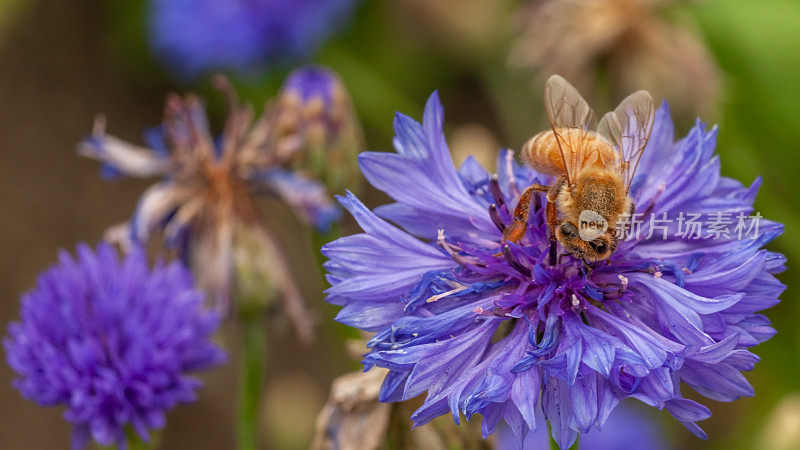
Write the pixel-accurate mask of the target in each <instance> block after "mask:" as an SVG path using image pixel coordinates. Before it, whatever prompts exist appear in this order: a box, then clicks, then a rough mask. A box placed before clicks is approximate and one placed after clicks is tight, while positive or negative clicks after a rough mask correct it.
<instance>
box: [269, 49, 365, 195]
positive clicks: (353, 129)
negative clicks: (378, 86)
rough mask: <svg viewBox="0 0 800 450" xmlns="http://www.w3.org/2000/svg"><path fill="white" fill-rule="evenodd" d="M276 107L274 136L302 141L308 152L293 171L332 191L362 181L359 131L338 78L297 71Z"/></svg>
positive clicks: (317, 70) (316, 70)
mask: <svg viewBox="0 0 800 450" xmlns="http://www.w3.org/2000/svg"><path fill="white" fill-rule="evenodd" d="M276 103H277V105H276V123H277V125H276V130H275V131H276V132H277V133H278V134H279V135H287V136H291V135H300V136H303V137H304V147H305V149H306V150H305V151H304V152H302V153H301V154H299V155H298V158H297V159H296V160H295V161H294V166H295V167H297V168H299V169H302V170H308V171H310V172H311V173H312V174H313V176H314V177H315V178H316V179H320V180H324V181H325V184H326V185H327V186H328V187H329V189H330V190H331V191H332V192H342V191H343V190H344V189H345V188H350V189H355V187H356V186H357V185H358V184H359V182H360V179H361V177H360V174H359V172H358V161H357V158H358V152H359V151H361V149H362V142H363V139H362V136H361V127H360V126H359V124H358V120H357V119H356V114H355V112H354V110H353V105H352V102H351V101H350V96H349V95H348V93H347V90H346V89H345V87H344V84H343V83H342V80H341V79H340V78H339V76H338V75H337V74H336V73H335V72H333V71H331V70H330V69H327V68H325V67H322V66H313V65H312V66H305V67H301V68H299V69H295V70H294V71H293V72H292V73H290V74H289V76H288V77H287V78H286V82H285V83H284V84H283V88H282V89H281V92H280V94H279V95H278V100H277V102H276Z"/></svg>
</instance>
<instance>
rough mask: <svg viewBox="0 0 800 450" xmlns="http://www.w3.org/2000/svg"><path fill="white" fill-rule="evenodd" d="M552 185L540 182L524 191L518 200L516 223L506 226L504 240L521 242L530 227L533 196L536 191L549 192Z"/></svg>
mask: <svg viewBox="0 0 800 450" xmlns="http://www.w3.org/2000/svg"><path fill="white" fill-rule="evenodd" d="M549 190H550V187H548V186H544V185H541V184H538V183H534V184H532V185H530V186H528V188H527V189H525V191H524V192H523V193H522V196H520V198H519V202H517V207H516V208H515V209H514V223H512V224H511V225H510V226H508V227H506V229H505V231H504V232H503V240H505V241H511V242H519V240H520V239H522V237H523V236H525V231H526V230H527V229H528V217H530V213H531V196H532V195H533V193H534V192H548V191H549Z"/></svg>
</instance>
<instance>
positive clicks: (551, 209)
mask: <svg viewBox="0 0 800 450" xmlns="http://www.w3.org/2000/svg"><path fill="white" fill-rule="evenodd" d="M566 182H567V178H566V177H563V176H562V177H558V179H557V180H556V182H555V183H553V185H552V186H550V189H549V190H548V191H547V209H546V211H545V212H546V214H547V228H548V230H549V231H550V265H551V266H555V265H556V262H557V259H559V258H557V251H556V226H557V225H558V224H557V222H558V211H556V199H557V198H558V194H559V192H561V188H563V187H564V185H565V184H566Z"/></svg>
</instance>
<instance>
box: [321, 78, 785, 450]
mask: <svg viewBox="0 0 800 450" xmlns="http://www.w3.org/2000/svg"><path fill="white" fill-rule="evenodd" d="M442 122H443V110H442V106H441V104H440V102H439V99H438V96H437V95H436V94H434V95H433V96H432V97H431V98H430V100H429V101H428V104H427V106H426V109H425V115H424V118H423V122H422V124H419V123H417V122H415V121H414V120H412V119H410V118H409V117H407V116H404V115H400V114H398V116H397V118H396V119H395V131H396V137H395V140H394V144H395V148H396V150H397V153H396V154H394V153H369V152H368V153H363V154H362V155H361V156H360V165H361V169H362V171H363V173H364V175H365V176H366V178H367V180H368V181H369V182H370V183H371V184H372V185H373V186H375V187H376V188H378V189H380V190H382V191H384V192H385V193H386V194H388V195H389V196H390V197H391V198H393V199H394V200H395V201H396V203H392V204H388V205H384V206H380V207H378V208H376V209H375V211H374V212H373V211H370V210H369V209H367V208H366V207H365V206H364V205H363V204H362V203H361V202H359V200H358V199H357V198H355V196H353V195H352V194H349V195H347V196H346V197H344V198H341V199H340V201H341V203H342V204H343V205H344V206H345V207H346V208H347V209H348V210H349V211H350V213H351V214H352V215H353V216H354V217H355V219H356V220H357V221H358V223H359V224H360V226H361V228H362V229H363V230H364V233H362V234H357V235H354V236H348V237H344V238H341V239H339V240H336V241H334V242H332V243H330V244H328V245H326V246H325V247H324V248H323V252H324V254H325V255H326V256H327V257H328V258H329V259H330V261H329V262H328V263H327V269H328V272H329V276H328V279H329V281H330V283H331V284H332V287H331V288H330V289H329V290H328V291H327V292H328V301H330V302H331V303H333V304H337V305H342V306H343V308H342V310H341V311H340V312H339V315H338V316H337V320H339V321H340V322H342V323H345V324H348V325H351V326H354V327H357V328H360V329H363V330H367V331H371V332H374V333H376V334H375V336H374V337H373V338H372V339H371V340H370V342H369V349H370V351H369V353H368V354H366V355H365V357H364V360H363V363H364V365H365V367H366V368H367V369H369V368H371V367H373V366H378V367H385V368H388V369H389V370H390V372H389V374H388V375H387V377H386V379H385V380H384V383H383V386H382V390H381V394H380V399H381V400H382V401H400V400H404V399H408V398H411V397H415V396H417V395H420V394H422V393H425V392H427V397H426V399H425V401H424V403H423V404H422V406H421V407H420V408H419V409H418V410H417V411H416V412H415V413H414V414H413V415H412V416H411V419H412V421H413V422H414V424H415V425H416V426H419V425H422V424H425V423H427V422H429V421H431V420H432V419H433V418H435V417H437V416H440V415H442V414H446V413H447V412H450V413H452V415H453V419H454V420H455V421H456V422H458V421H459V420H460V415H461V414H462V413H463V414H464V415H465V416H466V417H467V418H469V417H471V416H472V415H473V414H475V413H480V414H481V415H482V416H483V420H482V423H481V427H482V431H483V435H484V437H486V436H489V435H491V434H492V433H494V431H495V428H496V427H497V425H498V424H499V423H500V422H501V421H504V422H505V423H506V424H507V425H508V426H509V427H510V428H511V430H512V432H513V433H514V435H515V436H516V437H517V440H518V442H522V440H523V439H524V437H525V436H526V435H527V433H528V432H529V431H530V430H533V429H536V428H537V427H542V426H546V425H545V424H543V423H541V422H538V423H537V421H536V420H535V416H536V411H537V409H539V408H540V405H541V408H542V409H543V412H544V415H545V417H546V419H547V422H549V424H550V428H551V433H552V435H553V437H554V438H555V440H556V442H557V443H558V445H559V446H560V447H561V448H568V447H569V446H570V445H572V444H573V443H574V442H575V440H576V438H577V435H578V433H588V432H590V431H591V430H592V429H594V428H602V426H603V424H604V423H605V422H606V419H607V418H608V416H609V414H610V413H611V412H612V411H613V410H614V408H615V407H616V405H617V404H618V403H619V402H620V401H621V400H622V399H624V398H626V397H633V398H636V399H638V400H640V401H642V402H644V403H646V404H648V405H651V406H653V407H656V408H658V409H666V410H667V411H669V412H670V413H671V414H672V416H674V417H675V418H676V419H677V420H679V421H680V422H682V423H683V424H684V425H685V426H686V427H687V428H688V429H689V430H691V431H692V432H693V433H694V434H696V435H697V436H700V437H702V438H705V433H704V432H703V431H702V430H701V429H700V427H699V426H698V425H696V424H695V422H697V421H700V420H703V419H706V418H708V417H709V416H710V415H711V412H710V411H709V409H708V408H706V407H705V406H703V405H701V404H700V403H697V402H695V401H693V400H689V399H686V398H684V396H683V394H682V393H681V387H682V386H681V384H682V383H683V384H685V385H686V386H689V387H691V388H692V389H694V390H695V391H697V392H698V393H699V394H701V395H703V396H705V397H707V398H710V399H713V400H718V401H732V400H734V399H736V398H738V397H741V396H752V395H753V394H754V392H753V388H752V387H751V386H750V385H749V384H748V382H747V380H746V379H745V378H744V376H743V375H742V374H741V371H743V370H751V369H752V368H753V366H754V364H755V363H756V362H757V361H758V357H757V356H756V355H754V354H753V353H751V352H750V351H749V350H748V349H749V348H750V347H753V346H755V345H756V344H758V343H761V342H764V341H765V340H767V339H769V338H770V337H772V335H773V334H774V333H775V330H774V329H773V328H771V327H770V322H769V320H768V319H767V318H766V316H764V315H762V314H759V311H761V310H764V309H766V308H769V307H771V306H773V305H775V304H776V303H777V302H778V296H779V294H780V293H781V292H782V291H783V289H784V286H783V285H782V284H781V283H780V282H778V280H777V279H776V278H775V277H774V276H773V274H774V273H777V272H780V271H781V270H783V268H784V262H785V259H784V257H783V256H782V255H780V254H777V253H773V252H770V251H767V250H764V249H762V247H763V246H764V245H765V244H766V243H767V242H769V241H771V240H772V239H774V238H775V237H776V236H778V235H779V234H780V233H781V232H782V225H780V224H778V223H774V222H770V221H767V220H761V221H760V222H758V221H757V220H756V219H752V218H749V216H748V219H746V220H745V224H746V225H747V226H748V228H749V229H750V230H751V236H750V237H746V238H740V236H736V235H735V233H729V235H728V236H725V235H721V236H718V237H716V238H712V237H708V236H706V231H705V230H704V231H703V235H702V236H699V237H693V236H690V237H686V238H683V237H680V236H678V231H677V230H676V226H679V225H677V224H676V223H675V222H673V223H672V225H671V227H670V229H669V230H667V231H669V233H668V234H669V237H667V238H662V234H661V232H660V231H658V232H656V233H654V234H653V235H649V233H648V232H649V230H654V229H655V227H653V226H652V225H651V222H650V218H651V217H658V218H661V217H663V214H664V213H668V214H669V215H671V216H674V215H678V213H679V212H686V213H699V214H701V215H706V216H710V215H714V214H716V213H725V214H729V215H731V216H733V217H736V216H737V215H739V214H740V213H742V214H743V215H750V214H751V213H752V211H753V208H752V202H753V199H754V197H755V195H756V191H757V189H758V186H759V185H760V180H757V181H756V182H755V183H753V185H752V186H750V187H745V186H742V184H741V183H739V182H738V181H736V180H733V179H730V178H724V177H721V176H720V174H719V165H720V162H719V158H718V157H717V156H715V155H714V146H715V137H716V128H712V129H710V130H709V129H707V128H706V127H705V125H703V124H702V123H699V122H698V123H697V124H696V125H695V127H694V128H693V129H692V130H691V131H690V132H689V134H688V135H687V136H686V137H685V138H683V139H680V140H678V141H674V138H673V125H672V121H671V119H670V117H669V110H668V108H667V106H666V105H664V106H662V107H661V108H659V109H658V111H657V113H656V118H655V124H654V127H653V132H652V135H651V137H650V140H649V142H648V147H647V150H646V151H645V153H644V156H643V157H642V159H641V161H640V164H639V168H638V172H637V174H638V176H637V179H636V180H635V181H634V185H633V186H632V190H631V194H632V197H633V200H634V201H635V204H636V205H637V210H636V211H637V213H640V214H643V215H644V217H640V220H641V221H642V222H644V224H643V225H642V226H641V230H640V234H639V235H638V236H636V235H634V234H633V233H631V234H630V235H629V237H628V239H627V240H623V241H621V242H620V244H619V246H618V248H617V251H616V252H615V253H614V254H613V255H612V256H611V258H610V259H608V260H605V261H600V262H596V263H592V266H591V270H588V269H587V268H586V267H585V265H584V263H583V262H582V261H580V260H578V259H575V258H573V257H572V256H569V255H562V257H561V258H560V260H559V261H558V263H557V264H556V265H554V266H551V265H550V263H549V257H548V249H549V238H548V232H547V225H546V219H545V217H544V209H545V208H543V207H542V205H543V204H544V201H545V199H544V198H543V197H540V198H535V199H534V201H533V202H532V208H531V216H530V219H529V227H528V229H527V232H526V235H525V236H524V237H523V238H522V240H521V241H520V243H519V244H518V245H517V244H513V243H509V244H508V245H507V246H506V245H502V244H501V239H502V231H501V230H502V229H503V228H504V227H506V226H508V225H509V223H510V222H509V220H510V216H509V213H508V209H509V208H513V206H514V205H515V202H516V199H517V198H518V197H519V195H520V192H522V191H523V190H524V189H525V188H526V187H527V186H529V185H530V184H531V183H533V182H539V183H545V184H546V183H547V182H548V181H550V180H548V179H547V178H546V177H544V176H542V175H540V174H537V173H536V172H534V171H533V170H532V169H530V168H527V167H522V166H519V165H517V164H516V163H515V162H514V160H513V155H512V153H511V152H510V151H504V152H502V153H501V154H500V156H499V158H498V173H497V175H496V176H492V175H491V174H489V173H487V172H486V171H485V170H484V169H483V168H482V167H480V166H479V165H478V164H477V163H476V162H475V161H474V160H473V159H468V160H467V161H466V162H465V163H464V164H463V165H462V166H461V168H459V169H456V168H455V167H454V165H453V162H452V159H451V157H450V154H449V151H448V148H447V143H446V142H445V138H444V134H443V131H442ZM389 221H391V222H393V223H394V224H396V225H392V224H390V223H389ZM734 222H735V220H734ZM678 223H679V224H680V222H678ZM754 225H758V226H757V227H754ZM398 226H399V227H400V228H398ZM729 231H730V230H729ZM648 236H649V237H648Z"/></svg>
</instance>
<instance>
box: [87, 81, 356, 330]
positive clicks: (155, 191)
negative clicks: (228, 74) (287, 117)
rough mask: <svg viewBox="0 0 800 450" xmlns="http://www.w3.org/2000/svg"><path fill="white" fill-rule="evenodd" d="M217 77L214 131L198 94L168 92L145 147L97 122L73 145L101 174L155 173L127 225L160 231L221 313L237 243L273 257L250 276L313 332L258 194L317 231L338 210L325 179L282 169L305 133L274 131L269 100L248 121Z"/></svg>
mask: <svg viewBox="0 0 800 450" xmlns="http://www.w3.org/2000/svg"><path fill="white" fill-rule="evenodd" d="M217 81H218V82H219V83H221V86H220V87H221V88H222V89H223V90H225V91H226V92H227V94H228V96H229V101H230V104H231V106H230V108H231V109H230V112H229V115H228V120H227V122H226V124H225V129H224V131H223V133H222V135H221V136H220V137H219V138H218V139H214V138H213V137H212V135H211V133H210V131H209V127H208V123H207V119H206V115H205V111H204V109H203V105H202V103H201V101H200V99H199V98H198V97H196V96H194V95H191V94H189V95H187V96H186V97H185V98H180V97H178V96H177V95H171V96H169V97H168V98H167V102H166V108H165V112H164V123H163V125H161V126H160V127H158V128H156V129H153V130H150V131H149V132H148V133H147V134H146V135H145V139H146V140H147V142H148V144H149V145H150V148H141V147H137V146H134V145H132V144H128V143H126V142H123V141H121V140H119V139H117V138H115V137H112V136H108V135H106V134H105V130H104V124H103V123H102V121H100V122H99V124H98V125H97V126H96V127H95V131H94V134H93V136H92V137H90V138H88V139H86V140H85V141H84V142H83V143H82V144H81V146H80V152H81V154H83V155H85V156H89V157H92V158H95V159H97V160H100V161H102V162H103V163H104V173H105V174H106V175H110V176H116V175H129V176H135V177H156V176H158V177H161V178H162V179H161V181H159V182H158V183H156V184H155V185H153V186H152V187H151V188H150V189H148V190H147V191H146V192H145V193H144V194H143V195H142V197H141V199H140V200H139V204H138V206H137V208H136V211H135V213H134V215H133V217H132V218H131V220H130V225H129V228H128V231H129V235H130V238H131V239H132V240H133V242H135V243H146V242H148V241H149V240H151V239H152V238H153V237H154V236H159V237H160V236H161V235H163V237H164V238H165V241H166V243H167V244H168V245H170V246H173V247H175V248H177V249H178V251H179V254H180V255H181V256H182V258H183V259H185V260H186V261H188V262H189V263H190V267H191V268H192V270H193V271H194V272H195V276H197V278H198V283H199V284H200V286H201V287H203V288H204V289H206V290H207V291H208V292H209V293H210V294H211V296H212V298H213V299H214V300H215V301H216V302H217V304H218V306H219V308H220V310H222V311H227V310H228V303H229V299H230V296H231V294H232V290H233V289H234V288H241V287H242V286H241V284H240V285H239V286H236V285H235V281H236V279H235V275H239V276H241V275H243V273H242V272H241V271H238V272H237V273H236V274H234V272H235V270H234V269H235V267H236V265H237V264H238V263H239V261H237V260H236V259H237V256H241V257H243V258H245V259H247V258H249V257H251V256H252V255H249V256H248V255H244V254H243V253H246V252H243V251H239V252H237V249H239V250H247V249H255V250H254V252H255V253H257V254H258V255H257V257H258V258H261V259H263V260H265V261H270V262H271V263H270V264H263V267H260V268H262V269H264V270H266V271H267V272H268V273H260V274H254V277H253V278H260V279H268V280H269V282H270V285H269V286H268V287H269V289H274V290H276V291H277V292H279V293H280V294H281V298H282V300H283V301H284V302H285V303H287V305H289V306H288V307H287V309H286V310H287V312H289V315H290V317H291V318H292V320H293V322H294V324H295V326H296V328H297V329H298V332H299V333H300V334H301V335H302V336H304V337H310V333H311V324H310V321H309V319H308V317H307V315H306V314H305V312H304V309H303V308H304V307H303V306H302V305H303V302H302V299H301V298H300V294H299V290H298V289H297V287H296V286H295V285H294V283H293V281H292V277H291V273H290V271H289V269H288V264H287V263H286V261H285V258H284V257H283V256H282V254H281V252H280V251H279V250H278V247H279V246H278V245H277V243H276V240H275V239H274V238H273V237H272V236H271V235H270V234H269V232H268V230H267V229H266V226H265V224H264V221H263V218H262V216H261V214H262V211H261V209H260V208H259V207H258V204H257V200H258V199H259V198H262V197H277V198H280V199H281V200H283V201H284V202H286V203H287V204H288V205H289V206H291V207H292V208H293V209H294V211H295V212H296V213H297V215H298V216H299V217H300V219H301V220H303V221H305V222H307V223H309V224H311V225H313V226H315V227H317V228H318V229H319V230H321V231H325V230H327V229H328V228H329V227H330V226H331V223H332V222H334V221H335V220H338V219H339V217H340V215H341V213H340V211H339V208H337V207H336V205H335V204H334V202H333V201H332V199H331V198H330V197H329V196H328V193H327V190H326V189H325V186H324V185H322V184H321V183H319V182H317V181H314V180H312V179H309V178H306V177H304V176H302V175H300V174H298V173H295V172H292V171H290V170H288V169H286V168H285V166H286V165H287V164H288V162H289V161H291V160H292V158H293V157H294V156H295V155H296V154H298V153H299V152H301V151H303V149H304V147H303V138H302V136H297V135H280V136H279V135H278V133H275V131H274V129H275V127H276V125H275V123H274V122H275V120H274V116H275V113H274V111H273V110H272V109H270V108H268V109H267V111H266V112H265V113H264V114H263V115H262V116H261V117H260V118H258V119H257V120H255V123H254V122H253V111H252V109H251V108H249V107H247V106H244V105H241V104H240V103H239V102H238V100H237V99H236V95H235V93H234V92H233V90H232V88H231V86H230V85H229V84H227V81H226V80H224V79H223V78H219V79H218V80H217ZM251 266H253V265H251ZM240 281H241V280H240ZM262 287H264V286H262ZM264 288H265V289H266V287H264ZM239 294H240V296H242V295H248V294H249V293H248V292H240V293H239ZM264 294H265V293H264V292H262V293H261V294H260V295H261V296H263V295H264Z"/></svg>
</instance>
